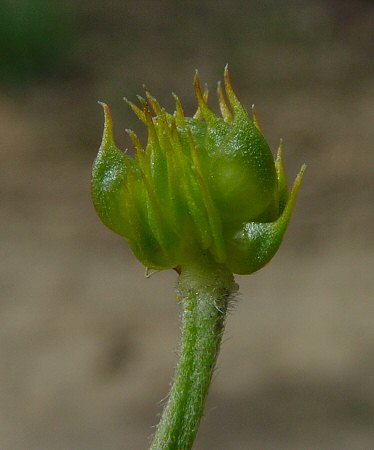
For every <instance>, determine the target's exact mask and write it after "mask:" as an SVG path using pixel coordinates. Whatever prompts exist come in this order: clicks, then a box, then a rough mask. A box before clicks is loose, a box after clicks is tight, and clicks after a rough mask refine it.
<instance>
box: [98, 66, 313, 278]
mask: <svg viewBox="0 0 374 450" xmlns="http://www.w3.org/2000/svg"><path fill="white" fill-rule="evenodd" d="M224 87H225V89H224V90H223V89H222V87H221V86H220V85H218V89H217V94H218V99H219V106H220V110H221V115H222V117H219V116H217V115H216V114H215V113H214V112H213V111H212V110H211V109H210V108H209V106H208V104H207V97H208V91H207V90H206V91H205V92H202V90H201V87H200V83H199V79H198V76H197V74H196V75H195V80H194V88H195V94H196V98H197V103H198V109H197V112H196V114H195V115H194V116H193V117H192V118H188V117H185V115H184V113H183V109H182V105H181V103H180V101H179V99H178V97H176V96H175V95H174V98H175V101H176V110H175V112H174V114H170V113H168V112H166V111H165V110H164V109H163V108H161V106H160V105H159V103H158V102H157V100H156V99H155V98H154V97H152V95H151V94H150V93H149V92H146V94H145V96H146V98H145V99H143V98H140V103H141V107H138V106H136V105H134V104H133V103H131V102H129V101H127V102H128V104H129V105H130V107H131V108H132V110H133V111H134V113H135V114H136V115H137V117H138V118H139V119H140V120H141V121H142V122H143V123H144V124H145V125H146V127H147V130H148V142H147V145H146V146H145V148H143V146H142V145H141V143H140V141H139V139H138V137H137V136H136V134H135V133H134V132H133V131H131V130H126V131H127V132H128V134H129V136H130V138H131V140H132V142H133V145H134V149H135V157H134V158H132V157H130V156H128V155H127V154H125V153H123V152H122V151H121V150H119V149H118V148H117V147H116V145H115V143H114V139H113V131H112V120H111V116H110V111H109V108H108V106H107V105H105V104H103V107H104V114H105V127H104V135H103V140H102V144H101V147H100V150H99V153H98V156H97V158H96V161H95V163H94V167H93V174H92V198H93V202H94V205H95V208H96V211H97V213H98V215H99V217H100V218H101V220H102V221H103V222H104V224H105V225H107V226H108V227H109V228H110V229H112V230H113V231H114V232H116V233H118V234H120V235H122V236H123V237H125V238H126V239H127V240H128V242H129V244H130V246H131V248H132V250H133V252H134V254H135V255H136V256H137V258H138V259H139V260H140V261H141V262H142V263H143V264H144V265H145V266H147V267H149V268H154V269H170V268H178V267H179V266H182V265H184V264H188V262H189V261H191V260H193V259H194V258H198V257H199V255H201V254H202V253H204V254H210V256H211V257H212V258H213V259H214V260H215V261H216V262H217V263H219V264H223V265H225V266H226V267H227V268H228V269H229V270H230V271H232V272H234V273H239V274H248V273H252V272H254V271H256V270H258V269H260V268H261V267H263V266H264V265H265V264H266V263H267V262H268V261H269V260H270V259H271V258H272V257H273V256H274V254H275V253H276V251H277V249H278V248H279V245H280V243H281V240H282V237H283V235H284V233H285V230H286V228H287V224H288V222H289V219H290V217H291V214H292V210H293V207H294V204H295V200H296V194H297V190H298V188H299V185H300V182H301V178H302V174H303V172H304V168H305V167H304V166H303V167H302V169H301V171H300V173H299V175H298V177H297V179H296V181H295V184H294V187H293V189H292V191H291V193H290V195H289V193H288V187H287V182H286V178H285V174H284V169H283V165H282V160H281V147H280V149H279V151H278V156H277V158H276V160H275V161H274V159H273V156H272V153H271V151H270V149H269V146H268V144H267V143H266V141H265V138H264V137H263V135H262V133H261V131H260V128H259V125H258V120H257V117H256V115H255V113H254V116H253V120H251V119H250V118H249V116H248V114H247V112H246V111H245V109H244V108H243V106H242V105H241V103H240V102H239V100H238V98H237V97H236V95H235V93H234V91H233V88H232V85H231V82H230V78H229V73H228V69H227V67H226V69H225V74H224ZM151 111H152V112H151Z"/></svg>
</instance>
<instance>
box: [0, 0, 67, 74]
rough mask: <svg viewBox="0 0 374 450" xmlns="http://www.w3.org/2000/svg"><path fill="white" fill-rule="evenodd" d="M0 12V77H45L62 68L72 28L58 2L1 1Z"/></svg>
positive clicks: (41, 0)
mask: <svg viewBox="0 0 374 450" xmlns="http://www.w3.org/2000/svg"><path fill="white" fill-rule="evenodd" d="M0 11H1V13H0V79H1V80H3V81H15V82H17V81H22V80H26V79H27V80H30V79H36V78H45V77H46V76H50V75H51V74H55V73H58V72H59V71H61V70H63V68H64V62H65V59H66V56H67V54H68V51H69V49H70V47H71V44H72V27H71V24H70V21H69V16H68V14H67V13H66V11H64V10H63V9H62V8H61V7H60V6H59V4H58V3H54V2H47V1H45V0H31V1H30V0H1V2H0Z"/></svg>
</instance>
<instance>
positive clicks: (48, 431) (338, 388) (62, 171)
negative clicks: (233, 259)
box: [0, 0, 374, 450]
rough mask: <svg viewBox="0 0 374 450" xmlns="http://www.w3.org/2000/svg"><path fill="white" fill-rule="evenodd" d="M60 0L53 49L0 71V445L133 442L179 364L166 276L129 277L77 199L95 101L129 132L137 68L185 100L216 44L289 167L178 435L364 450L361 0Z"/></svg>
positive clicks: (371, 338) (368, 382)
mask: <svg viewBox="0 0 374 450" xmlns="http://www.w3.org/2000/svg"><path fill="white" fill-rule="evenodd" d="M31 3H32V2H31ZM51 4H53V5H54V2H52V3H51ZM17 5H18V3H17V2H14V8H17V7H18V6H17ZM61 5H62V2H61ZM61 5H60V3H59V2H56V4H55V6H56V8H57V7H60V6H61ZM63 10H64V12H65V13H66V12H67V13H68V17H69V20H71V21H70V26H71V37H72V41H71V43H70V44H69V45H70V47H69V48H68V51H67V53H66V55H65V56H64V60H63V64H62V65H61V66H59V68H58V69H54V71H52V72H51V73H49V74H38V75H37V76H33V77H31V76H26V77H25V78H24V79H23V80H14V79H13V80H7V81H3V82H1V85H0V145H1V147H0V148H1V152H0V163H1V175H0V191H1V197H0V207H1V221H0V240H1V243H0V252H1V260H0V261H1V262H0V264H1V274H0V277H1V278H0V283H1V299H0V362H1V363H0V449H1V450H104V449H108V450H109V449H110V450H120V449H129V450H135V449H144V448H147V445H148V442H149V437H150V436H151V435H152V432H153V429H152V426H153V425H154V424H155V423H157V414H158V413H159V412H160V411H161V406H160V403H159V401H160V399H162V398H164V397H165V395H166V393H167V391H168V386H169V380H170V378H171V376H172V372H173V367H174V365H175V363H176V352H175V350H176V345H177V344H176V343H177V340H178V306H177V304H176V301H175V298H174V292H173V288H174V284H175V281H176V275H175V274H174V273H172V272H164V273H159V274H157V275H155V276H153V277H151V278H150V279H145V278H144V269H143V268H142V266H141V265H140V264H139V263H138V262H137V261H136V260H135V258H134V257H133V256H132V255H131V253H130V251H129V249H128V247H127V244H126V243H125V242H123V241H122V240H121V238H119V237H118V236H116V235H114V234H112V233H111V232H110V231H108V230H107V229H106V228H105V227H104V226H103V225H102V224H101V223H100V222H99V220H98V218H97V217H96V215H95V212H94V210H93V207H92V205H91V201H90V191H89V189H90V188H89V181H90V171H91V165H92V161H93V159H94V157H95V155H96V151H97V148H98V146H99V143H100V135H101V130H102V113H101V110H100V109H99V107H98V106H97V105H96V100H103V101H106V102H108V103H109V104H110V105H111V106H112V109H113V115H114V121H115V130H116V136H117V140H118V142H119V144H120V145H121V146H122V147H123V148H126V147H127V146H129V147H131V145H130V143H129V141H128V140H126V138H125V137H124V136H125V133H124V129H125V128H128V127H132V128H134V129H135V130H136V131H137V132H139V134H140V135H142V133H143V135H142V136H143V139H144V132H143V131H142V128H141V125H140V124H138V123H137V122H136V120H135V119H134V117H133V116H132V115H131V113H130V111H129V109H128V108H127V106H126V105H125V104H124V103H123V102H122V97H123V96H124V95H126V96H127V97H128V98H130V99H132V100H134V99H135V94H137V93H142V84H143V83H146V84H147V87H148V88H149V89H150V91H151V92H152V93H153V94H154V95H155V96H157V98H158V99H159V100H160V102H161V103H162V104H164V105H166V106H167V107H168V108H169V109H171V108H172V104H173V103H172V97H171V95H170V93H171V92H172V91H174V92H176V93H177V94H178V95H179V96H180V97H181V99H182V101H183V103H184V104H185V105H186V111H187V113H188V114H191V113H192V112H193V110H194V107H195V106H194V105H195V100H194V98H193V91H192V77H193V71H194V69H195V68H196V67H197V68H199V70H200V76H201V79H202V81H203V82H204V81H207V82H208V84H209V86H210V87H211V89H212V91H214V86H215V83H216V81H217V80H219V79H221V78H222V73H223V67H224V65H225V64H226V62H229V63H230V66H231V74H232V79H233V83H234V86H235V88H236V91H237V93H238V95H239V96H240V98H241V99H242V101H243V103H244V104H245V105H247V107H248V108H249V107H250V105H251V104H252V103H255V104H256V106H257V110H258V114H259V116H260V119H261V123H262V126H263V131H264V134H265V136H266V137H267V139H268V141H269V143H270V145H271V147H272V148H273V150H274V151H275V150H276V147H277V144H278V140H279V138H280V137H282V138H283V139H284V149H285V153H284V155H285V166H286V169H287V173H288V174H289V179H290V182H291V181H292V179H293V177H294V176H295V175H296V173H297V170H298V168H299V166H300V165H301V164H302V163H303V162H307V164H308V169H307V172H306V176H305V180H304V182H303V186H302V189H301V192H300V195H299V199H298V202H297V206H296V210H295V213H294V216H293V220H292V223H291V225H290V227H289V230H288V233H287V236H286V238H285V240H284V243H283V246H282V248H281V250H280V251H279V253H278V255H277V256H276V257H275V258H274V260H273V261H272V262H271V263H270V264H269V265H268V266H267V267H266V268H265V269H263V270H262V271H261V272H259V273H258V274H255V275H253V276H249V277H237V280H238V282H239V284H240V295H239V296H238V298H237V302H236V306H235V309H234V311H233V313H232V315H231V316H230V317H229V320H228V323H227V330H226V334H225V337H226V339H225V342H224V345H223V347H222V352H221V355H220V358H219V362H218V369H217V374H216V377H215V380H214V383H213V385H212V388H211V391H210V395H209V401H208V404H207V408H206V414H205V417H204V419H203V421H202V425H201V428H200V431H199V435H198V439H197V442H196V446H195V448H196V450H203V449H215V450H224V449H225V450H231V449H233V450H247V449H248V450H372V449H374V376H373V375H374V298H373V297H374V296H373V287H374V281H373V280H374V271H373V269H374V254H373V249H374V246H373V243H374V239H373V238H374V229H373V222H374V220H373V219H374V207H373V206H374V205H373V200H374V180H373V169H374V156H373V143H374V139H373V138H374V126H373V118H374V77H373V74H374V58H373V55H374V33H373V23H374V7H373V3H372V2H364V1H344V2H338V1H327V2H319V1H317V2H314V1H313V2H312V1H309V2H308V1H300V2H288V1H285V2H274V1H265V2H254V1H249V2H246V1H233V2H229V1H228V0H222V1H217V2H213V1H200V2H194V1H193V2H179V1H174V2H172V1H160V2H151V1H139V2H133V1H129V2H123V1H111V2H109V1H108V2H105V1H102V2H100V1H97V0H92V1H90V2H88V1H81V2H73V1H66V2H64V6H63ZM51 39H53V34H52V36H51ZM26 71H27V70H26ZM211 102H212V104H215V103H214V94H213V93H212V95H211ZM215 107H216V105H215Z"/></svg>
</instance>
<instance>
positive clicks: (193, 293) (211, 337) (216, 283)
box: [150, 257, 237, 450]
mask: <svg viewBox="0 0 374 450" xmlns="http://www.w3.org/2000/svg"><path fill="white" fill-rule="evenodd" d="M236 291H237V285H236V283H235V282H234V277H233V275H232V274H231V273H230V272H229V271H228V270H227V269H226V268H224V267H223V266H220V265H218V264H216V263H213V262H212V261H211V260H210V259H208V258H207V257H204V258H202V259H201V260H200V261H199V262H198V263H196V262H194V263H193V264H189V265H186V266H182V267H181V274H180V276H179V279H178V286H177V295H178V299H179V300H180V302H181V308H182V311H181V343H180V358H179V363H178V366H177V368H176V371H175V377H174V383H173V386H172V388H171V391H170V394H169V400H168V403H167V404H166V406H165V408H164V411H163V414H162V417H161V420H160V423H159V425H158V427H157V431H156V434H155V437H154V439H153V442H152V445H151V448H150V449H151V450H189V449H191V448H192V445H193V442H194V439H195V436H196V433H197V430H198V427H199V423H200V419H201V416H202V414H203V410H204V403H205V399H206V396H207V393H208V389H209V385H210V382H211V379H212V374H213V371H214V367H215V363H216V360H217V356H218V352H219V347H220V343H221V338H222V333H223V329H224V324H225V317H226V312H227V308H228V305H229V300H230V298H231V296H232V295H233V293H235V292H236Z"/></svg>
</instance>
